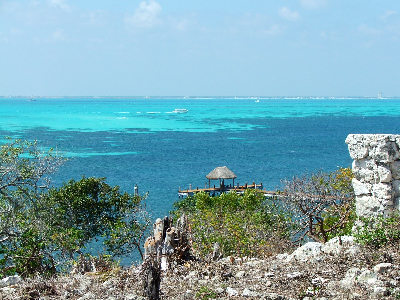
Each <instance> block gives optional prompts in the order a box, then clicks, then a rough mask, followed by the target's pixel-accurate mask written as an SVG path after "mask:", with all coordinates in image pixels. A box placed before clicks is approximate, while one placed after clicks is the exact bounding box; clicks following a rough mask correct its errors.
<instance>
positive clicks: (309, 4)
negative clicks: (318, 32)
mask: <svg viewBox="0 0 400 300" xmlns="http://www.w3.org/2000/svg"><path fill="white" fill-rule="evenodd" d="M300 4H301V5H302V6H303V7H305V8H307V9H314V10H317V9H320V8H323V7H325V6H326V4H327V0H300Z"/></svg>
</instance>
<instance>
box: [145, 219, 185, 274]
mask: <svg viewBox="0 0 400 300" xmlns="http://www.w3.org/2000/svg"><path fill="white" fill-rule="evenodd" d="M144 249H145V254H144V258H145V260H147V259H148V258H150V257H152V258H156V259H157V261H160V263H161V270H163V271H165V270H167V269H168V268H169V264H170V262H171V261H172V260H176V259H179V260H187V259H189V258H190V252H189V250H190V243H189V230H188V226H187V218H186V216H185V215H182V216H181V217H180V218H179V219H178V220H177V222H176V227H174V226H173V220H172V218H169V217H165V218H164V219H157V220H156V223H155V224H154V225H153V236H150V237H148V238H147V240H146V242H145V244H144Z"/></svg>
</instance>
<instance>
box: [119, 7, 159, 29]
mask: <svg viewBox="0 0 400 300" xmlns="http://www.w3.org/2000/svg"><path fill="white" fill-rule="evenodd" d="M160 12H161V5H160V4H159V3H158V2H156V1H154V0H149V1H142V2H140V4H139V7H138V8H137V9H136V10H135V14H133V15H132V16H127V17H125V22H126V23H127V24H129V25H132V26H135V27H153V26H155V25H157V24H159V23H160V22H161V21H160V19H159V18H158V15H159V14H160Z"/></svg>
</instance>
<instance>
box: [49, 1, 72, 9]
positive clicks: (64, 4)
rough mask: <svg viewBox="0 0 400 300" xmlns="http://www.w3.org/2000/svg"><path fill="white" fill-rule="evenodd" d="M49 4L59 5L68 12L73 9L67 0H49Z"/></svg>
mask: <svg viewBox="0 0 400 300" xmlns="http://www.w3.org/2000/svg"><path fill="white" fill-rule="evenodd" d="M49 5H50V6H53V7H59V8H61V9H62V10H64V11H66V12H70V11H71V6H69V5H68V4H67V3H66V1H65V0H49Z"/></svg>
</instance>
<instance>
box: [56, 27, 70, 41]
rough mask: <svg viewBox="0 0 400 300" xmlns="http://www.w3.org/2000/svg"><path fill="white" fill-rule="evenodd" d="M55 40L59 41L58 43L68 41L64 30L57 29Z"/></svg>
mask: <svg viewBox="0 0 400 300" xmlns="http://www.w3.org/2000/svg"><path fill="white" fill-rule="evenodd" d="M53 39H55V40H57V41H61V42H65V41H67V38H66V36H65V34H64V30H63V29H57V30H55V31H54V32H53Z"/></svg>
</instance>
